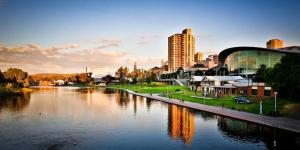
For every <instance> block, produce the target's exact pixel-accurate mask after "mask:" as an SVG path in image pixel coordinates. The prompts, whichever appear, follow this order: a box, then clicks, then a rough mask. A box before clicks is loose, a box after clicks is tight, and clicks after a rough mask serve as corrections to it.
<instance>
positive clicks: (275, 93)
mask: <svg viewBox="0 0 300 150" xmlns="http://www.w3.org/2000/svg"><path fill="white" fill-rule="evenodd" d="M277 94H278V92H274V95H275V107H274V108H275V109H274V111H275V112H276V111H277V109H276V95H277Z"/></svg>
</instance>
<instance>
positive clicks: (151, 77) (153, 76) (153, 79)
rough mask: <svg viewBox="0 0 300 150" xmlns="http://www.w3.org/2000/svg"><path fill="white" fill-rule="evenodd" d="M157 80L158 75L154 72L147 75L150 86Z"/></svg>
mask: <svg viewBox="0 0 300 150" xmlns="http://www.w3.org/2000/svg"><path fill="white" fill-rule="evenodd" d="M155 80H156V74H155V73H154V72H152V71H148V72H147V73H146V82H147V83H148V84H149V83H150V82H153V81H155Z"/></svg>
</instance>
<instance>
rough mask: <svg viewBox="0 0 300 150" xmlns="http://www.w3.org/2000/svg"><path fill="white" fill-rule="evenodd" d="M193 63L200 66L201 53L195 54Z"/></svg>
mask: <svg viewBox="0 0 300 150" xmlns="http://www.w3.org/2000/svg"><path fill="white" fill-rule="evenodd" d="M194 60H195V63H196V64H200V63H201V61H202V60H203V54H202V53H201V52H197V53H196V54H195V57H194Z"/></svg>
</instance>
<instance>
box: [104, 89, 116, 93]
mask: <svg viewBox="0 0 300 150" xmlns="http://www.w3.org/2000/svg"><path fill="white" fill-rule="evenodd" d="M103 93H104V94H113V93H115V89H113V88H105V89H104V91H103Z"/></svg>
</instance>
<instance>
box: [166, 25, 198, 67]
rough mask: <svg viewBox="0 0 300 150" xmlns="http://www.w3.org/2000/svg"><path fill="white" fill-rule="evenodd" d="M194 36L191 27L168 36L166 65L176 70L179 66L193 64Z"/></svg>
mask: <svg viewBox="0 0 300 150" xmlns="http://www.w3.org/2000/svg"><path fill="white" fill-rule="evenodd" d="M194 54H195V37H194V36H193V34H192V29H184V30H183V31H182V34H173V35H172V36H170V37H168V64H169V65H168V67H169V71H176V70H177V69H178V68H179V67H183V68H190V67H191V66H193V65H194Z"/></svg>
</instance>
